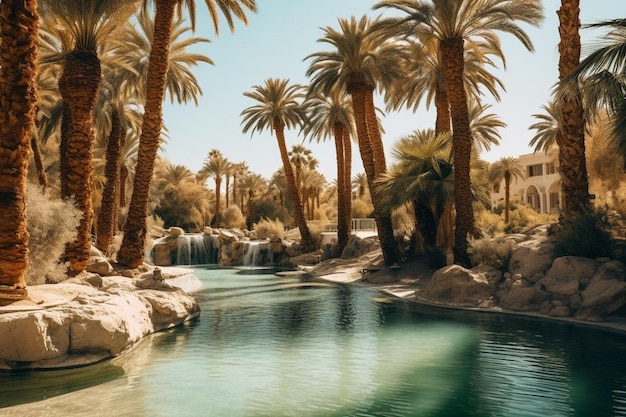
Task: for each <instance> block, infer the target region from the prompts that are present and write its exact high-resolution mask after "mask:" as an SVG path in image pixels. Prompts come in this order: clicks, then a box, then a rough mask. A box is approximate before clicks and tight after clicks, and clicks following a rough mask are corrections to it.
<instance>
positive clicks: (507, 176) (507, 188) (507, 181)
mask: <svg viewBox="0 0 626 417" xmlns="http://www.w3.org/2000/svg"><path fill="white" fill-rule="evenodd" d="M510 199H511V173H510V172H508V171H507V172H505V173H504V224H509V207H510V205H509V203H510Z"/></svg>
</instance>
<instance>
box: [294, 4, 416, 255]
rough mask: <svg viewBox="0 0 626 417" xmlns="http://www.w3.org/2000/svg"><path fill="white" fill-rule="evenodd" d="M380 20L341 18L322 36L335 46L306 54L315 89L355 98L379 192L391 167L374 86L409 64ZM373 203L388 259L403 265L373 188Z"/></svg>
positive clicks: (364, 152) (364, 153)
mask: <svg viewBox="0 0 626 417" xmlns="http://www.w3.org/2000/svg"><path fill="white" fill-rule="evenodd" d="M376 23H377V22H370V20H369V19H368V18H367V17H365V16H364V17H362V18H361V19H360V20H357V19H356V18H354V17H352V18H351V19H349V20H348V19H339V26H340V30H339V31H337V30H335V29H333V28H330V27H326V28H324V29H323V31H324V36H323V37H322V38H320V39H319V40H318V41H319V42H324V43H327V44H329V45H330V46H332V47H333V48H334V50H331V51H325V52H317V53H314V54H311V55H309V56H307V57H306V59H312V62H311V65H310V67H309V69H308V70H307V76H310V77H312V79H311V89H312V90H313V91H317V92H319V93H323V94H325V95H328V94H329V93H330V92H331V91H332V90H333V89H335V88H339V89H341V88H345V90H346V91H347V93H348V94H349V95H350V96H351V98H352V108H353V111H354V119H355V124H356V132H357V137H358V141H359V151H360V154H361V159H362V161H363V167H364V168H365V173H366V175H367V179H368V182H369V188H370V190H373V191H375V181H376V178H377V177H378V176H379V175H382V174H383V173H384V172H385V171H386V170H387V167H386V159H385V152H384V148H383V145H382V140H381V132H380V125H379V122H378V119H377V117H376V111H375V106H374V90H375V88H376V87H377V86H379V85H380V86H387V85H391V83H392V81H393V80H397V79H400V78H401V75H402V71H403V68H404V65H405V52H404V50H403V49H402V48H400V46H399V45H398V44H397V43H396V42H391V41H386V40H385V39H384V38H383V37H382V36H381V34H380V33H379V32H378V31H377V30H376ZM372 202H373V204H374V217H375V220H376V223H377V228H378V236H379V239H380V244H381V248H382V252H383V257H384V259H385V263H386V264H387V265H392V264H395V263H398V262H399V261H400V259H399V254H398V250H397V247H396V243H395V239H394V236H393V224H392V223H391V213H388V212H383V211H382V210H383V206H382V205H381V204H380V203H379V200H378V196H377V194H376V192H372Z"/></svg>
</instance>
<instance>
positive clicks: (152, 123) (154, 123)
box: [117, 0, 256, 267]
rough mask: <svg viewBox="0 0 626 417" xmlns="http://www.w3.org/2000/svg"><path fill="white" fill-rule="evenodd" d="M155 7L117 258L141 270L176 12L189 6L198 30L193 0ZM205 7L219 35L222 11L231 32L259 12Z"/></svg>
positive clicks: (243, 3) (214, 3) (215, 4)
mask: <svg viewBox="0 0 626 417" xmlns="http://www.w3.org/2000/svg"><path fill="white" fill-rule="evenodd" d="M154 3H155V6H154V9H155V18H154V22H155V26H154V38H153V42H152V46H151V49H150V58H149V60H148V71H147V80H148V82H147V85H146V103H145V114H144V119H143V126H142V130H141V137H140V141H139V143H140V145H139V153H138V156H137V167H136V172H135V179H134V183H133V194H132V197H131V203H130V206H129V208H128V218H127V220H126V223H125V224H124V239H123V241H122V247H121V248H120V250H119V252H118V254H117V261H118V262H119V263H121V264H123V265H127V266H130V267H137V266H139V265H141V263H142V262H143V254H144V246H145V240H146V216H147V213H148V195H149V191H150V182H151V180H152V174H153V171H154V161H155V159H156V156H157V151H158V148H159V136H160V132H161V127H162V109H163V97H164V94H165V85H166V84H165V74H166V72H167V68H168V64H169V48H170V37H171V33H172V23H173V21H174V14H175V11H176V8H178V11H179V14H180V13H182V10H181V9H182V7H183V6H187V8H188V10H189V15H190V18H191V26H192V28H194V27H195V2H194V1H193V0H185V1H179V0H154ZM205 3H206V5H207V7H208V9H209V14H210V16H211V20H212V21H213V28H214V30H215V32H216V33H218V32H219V30H218V28H219V26H218V22H219V20H220V19H219V14H218V10H220V11H221V14H222V15H223V17H224V18H225V19H226V22H227V23H228V26H229V28H230V29H231V30H234V20H233V16H234V17H235V18H237V19H239V20H240V21H242V22H244V23H245V24H247V18H246V14H245V11H244V9H248V10H250V11H252V12H255V11H256V1H255V0H219V1H218V0H205Z"/></svg>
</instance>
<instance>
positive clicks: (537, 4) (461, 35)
mask: <svg viewBox="0 0 626 417" xmlns="http://www.w3.org/2000/svg"><path fill="white" fill-rule="evenodd" d="M374 7H375V8H391V9H395V10H397V11H400V12H402V14H403V16H405V17H404V21H406V22H413V24H414V28H413V32H414V33H415V34H416V36H417V38H418V39H420V40H421V41H422V42H428V41H430V40H432V39H435V40H436V41H438V43H439V49H438V53H439V54H440V57H441V61H440V64H441V68H442V76H443V83H444V85H445V88H446V92H447V94H448V102H449V105H450V116H451V121H452V132H453V136H452V142H453V154H454V175H455V177H454V182H455V187H454V192H455V208H456V221H455V259H456V261H457V262H458V263H460V264H461V265H466V266H469V264H470V260H469V255H468V252H467V248H468V236H469V235H473V234H474V233H475V225H474V212H473V209H472V194H471V181H470V165H471V151H472V136H471V129H470V119H469V110H468V102H467V90H466V88H465V83H464V80H465V62H466V60H465V58H466V57H465V43H468V42H469V43H472V42H474V43H482V42H480V41H479V39H483V40H484V43H485V44H490V45H493V47H494V48H496V46H497V45H498V42H499V40H498V38H497V35H496V32H504V33H510V34H512V35H513V36H515V37H516V38H517V39H518V40H520V41H521V43H522V44H523V45H524V47H526V48H527V49H528V50H530V51H532V50H533V46H532V42H531V41H530V39H529V37H528V35H527V34H526V32H524V31H523V30H522V28H521V27H520V26H519V25H518V24H517V21H521V22H525V23H528V24H531V25H538V24H539V23H540V22H541V21H542V20H543V8H542V5H541V1H540V0H523V1H522V0H511V1H506V2H503V1H501V0H441V1H437V2H434V3H431V2H426V1H422V0H384V1H381V2H379V3H377V4H376V5H375V6H374ZM497 55H501V54H497Z"/></svg>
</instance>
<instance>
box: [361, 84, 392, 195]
mask: <svg viewBox="0 0 626 417" xmlns="http://www.w3.org/2000/svg"><path fill="white" fill-rule="evenodd" d="M365 117H366V119H367V132H368V133H369V137H370V143H371V144H372V152H373V153H374V167H375V169H376V178H378V177H379V176H381V175H382V174H384V173H385V172H387V159H386V158H385V148H384V146H383V140H382V137H381V135H380V126H379V124H378V118H377V117H376V106H375V105H374V89H373V88H372V89H368V90H367V92H366V94H365ZM371 189H372V188H370V190H371Z"/></svg>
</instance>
